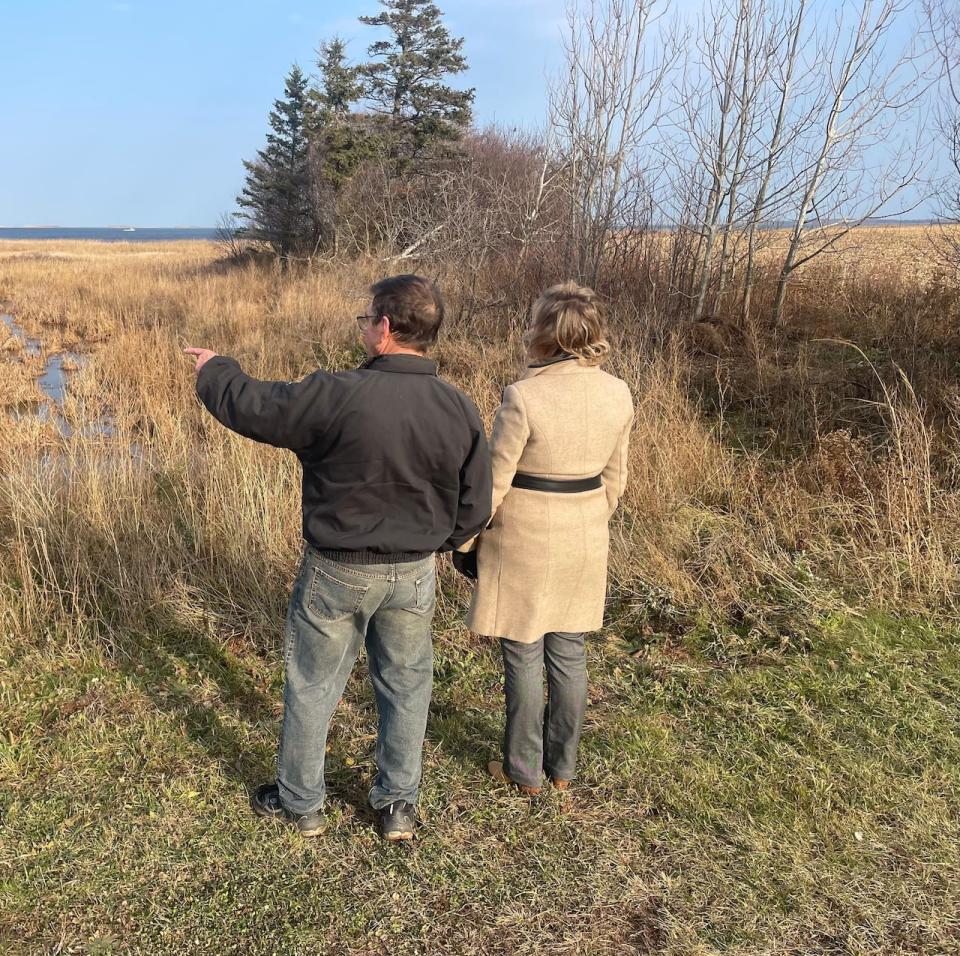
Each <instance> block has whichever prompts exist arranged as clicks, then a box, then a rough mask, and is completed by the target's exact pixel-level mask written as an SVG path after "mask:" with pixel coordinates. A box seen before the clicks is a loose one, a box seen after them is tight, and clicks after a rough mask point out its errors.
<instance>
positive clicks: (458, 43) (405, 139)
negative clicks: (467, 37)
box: [360, 0, 474, 172]
mask: <svg viewBox="0 0 960 956" xmlns="http://www.w3.org/2000/svg"><path fill="white" fill-rule="evenodd" d="M380 5H381V6H382V7H383V8H384V9H383V11H382V12H381V13H379V14H377V15H376V16H369V17H360V22H361V23H365V24H367V25H368V26H372V27H385V28H386V29H388V30H389V31H390V37H389V38H388V39H384V40H378V41H377V42H376V43H373V44H372V45H371V46H370V47H369V50H368V53H369V56H370V57H371V61H370V62H369V63H366V64H364V65H363V66H362V67H360V75H361V76H362V78H363V92H364V98H365V100H366V102H367V103H368V104H369V105H370V107H371V109H372V111H373V112H374V113H376V114H379V115H383V116H387V117H388V118H389V127H388V130H387V134H388V142H387V149H388V154H389V156H390V158H391V159H392V160H393V161H394V164H395V168H396V170H397V171H398V172H403V171H404V170H405V169H407V168H408V167H409V166H410V165H411V164H412V163H413V161H414V160H418V159H421V158H422V157H423V156H424V154H426V153H429V152H433V151H438V150H439V151H442V150H443V148H444V147H447V146H449V145H450V144H452V143H454V142H455V141H456V140H458V139H459V138H460V136H461V134H462V131H463V130H464V129H465V128H466V127H467V126H468V125H469V124H470V121H471V119H472V107H473V94H474V91H473V90H472V89H470V90H456V89H454V88H453V87H451V86H448V85H446V84H445V83H444V82H443V80H444V78H446V77H447V76H451V75H454V74H457V73H462V72H463V71H464V70H465V69H466V68H467V61H466V58H465V57H464V56H463V54H462V53H461V49H462V47H463V39H462V38H460V39H454V38H453V37H451V36H450V34H449V32H448V31H447V28H446V27H445V26H444V25H443V21H442V19H441V18H442V14H441V12H440V10H439V9H438V7H437V6H436V5H435V4H433V3H431V2H430V0H380Z"/></svg>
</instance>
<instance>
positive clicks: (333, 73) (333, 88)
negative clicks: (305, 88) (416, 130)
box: [308, 37, 377, 192]
mask: <svg viewBox="0 0 960 956" xmlns="http://www.w3.org/2000/svg"><path fill="white" fill-rule="evenodd" d="M317 67H318V68H319V70H320V84H319V86H317V87H314V88H313V89H311V90H310V92H309V94H308V97H309V105H310V113H309V126H310V134H311V138H312V145H313V149H314V160H315V163H316V166H317V169H318V175H319V178H320V180H321V181H322V182H323V184H324V185H325V186H328V187H330V188H331V189H332V190H333V191H334V192H339V191H340V189H341V188H342V187H343V186H344V185H345V184H346V182H347V181H348V180H349V179H350V177H351V176H352V175H353V173H354V172H355V171H356V169H357V167H358V166H359V165H360V163H362V162H363V161H364V160H365V159H367V158H369V157H370V156H372V155H373V154H374V153H375V152H376V149H377V137H376V136H375V135H374V132H373V130H372V128H371V126H372V124H370V123H369V121H368V119H369V118H368V117H364V116H363V115H362V114H358V113H354V112H352V110H351V107H352V106H353V105H354V104H355V103H356V102H357V100H358V99H359V98H360V96H361V95H362V92H363V87H362V84H361V81H360V71H359V69H358V68H357V67H355V66H350V65H349V64H348V63H347V58H346V44H345V43H344V41H343V40H342V39H340V38H339V37H334V38H333V39H332V40H330V41H328V42H326V43H322V44H321V45H320V49H319V50H318V59H317Z"/></svg>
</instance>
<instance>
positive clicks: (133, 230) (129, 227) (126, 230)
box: [123, 226, 137, 232]
mask: <svg viewBox="0 0 960 956" xmlns="http://www.w3.org/2000/svg"><path fill="white" fill-rule="evenodd" d="M123 231H124V232H136V231H137V229H136V227H135V226H127V227H126V229H124V230H123Z"/></svg>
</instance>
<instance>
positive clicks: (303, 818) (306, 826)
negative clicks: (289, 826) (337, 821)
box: [250, 783, 324, 837]
mask: <svg viewBox="0 0 960 956" xmlns="http://www.w3.org/2000/svg"><path fill="white" fill-rule="evenodd" d="M250 805H251V806H252V807H253V812H254V813H255V814H256V815H257V816H258V817H266V818H268V819H273V820H286V821H288V822H290V823H293V824H294V825H295V826H296V828H297V829H298V830H299V831H300V835H301V836H305V837H315V836H317V835H318V834H319V833H320V832H321V831H322V830H323V824H324V817H323V814H322V813H321V812H320V811H319V810H314V811H313V812H312V813H290V811H289V810H286V809H285V808H284V806H283V804H282V803H281V802H280V788H279V787H278V786H277V785H276V784H275V783H264V784H262V785H261V786H259V787H257V789H256V790H255V791H254V794H253V797H252V798H251V800H250Z"/></svg>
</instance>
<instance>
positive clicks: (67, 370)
mask: <svg viewBox="0 0 960 956" xmlns="http://www.w3.org/2000/svg"><path fill="white" fill-rule="evenodd" d="M0 322H2V323H3V325H4V326H5V327H6V329H7V331H8V332H9V333H10V334H11V335H12V336H13V337H14V338H15V339H19V340H20V341H21V342H22V343H23V350H24V352H25V353H26V355H27V357H28V358H36V357H38V356H39V355H41V354H42V352H43V343H42V342H41V341H40V340H39V339H34V338H31V337H30V336H28V335H27V334H26V333H25V332H24V331H23V329H21V328H20V326H19V325H17V323H16V322H14V320H13V316H10V315H0ZM85 364H86V359H85V358H84V357H83V356H82V355H78V354H76V353H74V352H56V353H54V354H53V355H51V356H49V357H48V358H47V361H46V365H45V366H44V369H43V372H42V374H41V375H40V376H39V377H38V378H37V385H38V387H39V388H40V391H41V392H42V393H43V395H44V397H45V398H46V399H47V401H39V400H38V401H35V402H32V401H31V402H20V403H19V404H17V405H13V406H10V407H8V408H7V413H8V414H10V415H12V416H13V418H14V420H16V421H23V420H25V419H31V418H35V419H37V420H38V421H42V422H47V421H51V420H52V421H53V422H54V424H55V425H56V426H57V428H58V429H59V431H60V433H61V434H62V435H64V436H66V437H69V436H70V435H72V434H73V432H74V428H73V426H72V425H71V424H70V423H69V422H68V421H67V420H66V419H65V418H64V417H63V414H62V410H63V405H64V401H65V399H66V396H67V388H68V385H69V383H70V376H71V375H72V373H73V372H75V371H77V370H79V369H80V368H82V367H83V366H84V365H85ZM113 430H114V429H113V426H112V424H111V423H110V422H109V421H108V420H106V419H103V418H100V419H97V420H95V421H92V422H88V423H85V424H84V425H83V426H82V428H81V429H80V431H81V433H82V434H84V435H88V436H96V435H109V434H112V433H113Z"/></svg>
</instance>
